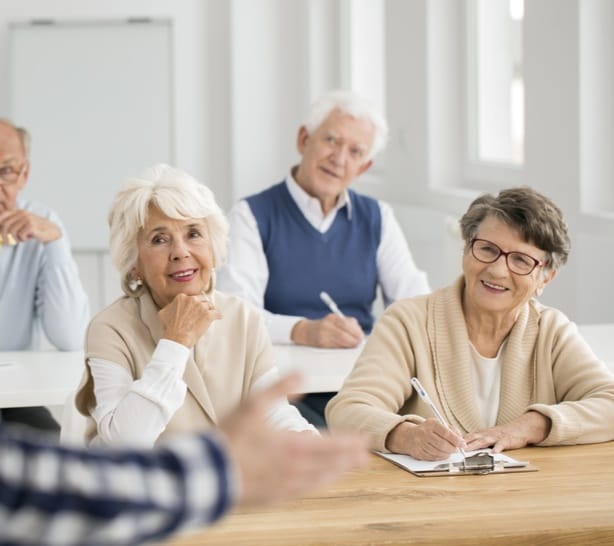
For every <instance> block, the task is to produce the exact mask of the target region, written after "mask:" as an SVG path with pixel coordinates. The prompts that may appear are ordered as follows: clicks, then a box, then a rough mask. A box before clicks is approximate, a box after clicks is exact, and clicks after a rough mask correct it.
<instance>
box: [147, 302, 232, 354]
mask: <svg viewBox="0 0 614 546" xmlns="http://www.w3.org/2000/svg"><path fill="white" fill-rule="evenodd" d="M158 317H159V319H160V322H161V323H162V326H163V327H164V334H163V336H164V337H165V338H166V339H171V340H173V341H176V342H177V343H181V344H182V345H185V346H186V347H188V348H191V347H193V346H194V345H195V344H196V342H197V341H198V339H199V338H200V337H201V336H202V335H203V334H204V333H205V332H206V331H207V329H208V328H209V326H210V325H211V323H212V322H214V321H215V320H219V319H221V318H222V313H221V311H219V310H218V309H216V308H215V305H214V304H213V303H212V302H211V301H210V300H209V299H208V298H203V296H202V295H201V294H197V295H191V296H189V295H187V294H177V296H175V298H173V300H172V301H171V302H170V303H169V304H168V305H166V306H165V307H163V308H162V309H160V311H159V312H158Z"/></svg>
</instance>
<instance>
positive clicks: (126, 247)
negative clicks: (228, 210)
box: [108, 164, 228, 296]
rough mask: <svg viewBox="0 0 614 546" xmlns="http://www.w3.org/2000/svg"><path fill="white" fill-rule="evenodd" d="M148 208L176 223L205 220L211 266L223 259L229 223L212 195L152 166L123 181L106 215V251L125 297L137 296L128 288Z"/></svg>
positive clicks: (181, 176) (195, 183) (196, 184)
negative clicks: (153, 208) (107, 250)
mask: <svg viewBox="0 0 614 546" xmlns="http://www.w3.org/2000/svg"><path fill="white" fill-rule="evenodd" d="M150 205H155V206H156V207H157V208H158V209H160V211H162V212H163V213H164V214H166V215H167V216H168V217H169V218H174V219H177V220H189V219H193V218H204V219H205V220H206V222H207V227H208V229H209V236H210V237H211V246H212V250H213V265H214V267H216V268H217V267H219V266H220V265H222V263H223V262H224V260H225V259H226V250H227V240H228V221H227V220H226V217H225V216H224V213H223V212H222V209H220V207H219V206H218V204H217V203H216V202H215V197H214V195H213V192H212V191H211V190H210V189H209V188H207V186H205V185H204V184H201V183H200V182H198V181H197V180H196V179H194V178H193V177H192V176H190V175H189V174H188V173H186V172H184V171H181V170H179V169H176V168H174V167H171V166H169V165H164V164H158V165H154V166H153V167H150V168H148V169H146V170H145V171H144V172H143V173H142V174H141V175H140V176H138V177H129V178H126V179H125V180H124V183H123V187H122V189H121V190H120V191H119V192H118V193H117V195H116V196H115V199H114V200H113V204H112V205H111V209H110V211H109V217H108V219H109V228H110V243H109V251H110V254H111V259H112V261H113V264H114V265H115V267H116V268H117V270H118V271H119V273H120V276H121V282H122V288H123V290H124V292H125V293H126V294H128V295H129V296H136V295H138V294H139V293H140V290H135V289H132V288H130V281H131V280H132V270H133V269H134V267H135V266H136V262H137V256H138V246H137V238H138V234H139V231H140V230H141V229H142V228H143V227H144V226H145V223H146V222H147V217H148V215H149V206H150Z"/></svg>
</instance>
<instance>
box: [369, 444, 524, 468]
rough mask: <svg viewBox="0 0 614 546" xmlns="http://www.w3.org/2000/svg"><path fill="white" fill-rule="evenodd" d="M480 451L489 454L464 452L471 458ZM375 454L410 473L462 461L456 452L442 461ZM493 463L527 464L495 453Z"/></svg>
mask: <svg viewBox="0 0 614 546" xmlns="http://www.w3.org/2000/svg"><path fill="white" fill-rule="evenodd" d="M480 451H486V452H487V453H490V450H488V449H479V450H477V451H466V452H465V453H466V455H467V456H471V455H475V454H476V453H479V452H480ZM375 453H376V454H377V455H379V456H380V457H383V458H384V459H388V460H390V461H393V462H395V463H396V464H398V465H399V466H402V467H403V468H406V469H407V470H409V471H412V472H428V471H429V470H435V469H436V468H437V467H438V466H439V465H441V464H448V463H459V462H461V461H462V460H463V456H462V455H461V454H460V453H459V452H458V451H456V452H455V453H452V455H450V456H449V457H448V458H447V459H442V460H441V461H421V460H419V459H414V458H413V457H410V456H409V455H399V454H397V453H382V452H381V451H376V452H375ZM495 461H496V462H498V461H503V465H504V466H505V467H506V468H512V467H523V466H527V465H528V464H529V463H528V462H527V461H517V460H516V459H512V457H508V456H507V455H504V454H503V453H497V454H496V455H495Z"/></svg>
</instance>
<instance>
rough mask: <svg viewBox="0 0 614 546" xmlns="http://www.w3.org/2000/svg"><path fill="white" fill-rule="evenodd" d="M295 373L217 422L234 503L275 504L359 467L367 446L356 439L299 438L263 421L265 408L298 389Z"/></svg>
mask: <svg viewBox="0 0 614 546" xmlns="http://www.w3.org/2000/svg"><path fill="white" fill-rule="evenodd" d="M299 383H300V380H299V377H298V375H296V374H293V375H290V376H288V377H286V378H284V379H282V380H281V381H279V382H278V383H276V384H274V385H272V386H271V387H269V388H267V389H264V390H262V391H260V392H258V393H257V394H254V395H253V396H251V397H250V398H249V399H248V400H246V401H245V402H244V403H242V404H241V405H240V406H239V408H238V409H237V410H235V411H234V412H233V413H232V414H231V415H229V416H228V417H227V418H226V419H224V420H223V422H222V423H221V425H220V427H219V430H220V432H221V433H222V436H223V437H224V438H225V439H226V442H227V444H228V447H229V451H230V455H231V458H232V459H233V460H234V462H235V465H236V468H237V471H238V476H239V482H240V491H239V499H238V500H239V504H240V505H242V506H250V505H255V504H264V503H271V502H280V501H285V500H289V499H293V498H296V497H299V496H301V495H304V494H305V493H307V492H308V491H310V490H312V489H315V488H317V487H320V486H322V485H325V484H327V483H330V482H332V481H334V480H336V479H338V478H339V477H341V476H342V475H343V474H344V473H346V472H347V471H349V470H351V469H353V468H356V467H359V466H364V465H365V464H366V463H367V460H368V453H369V451H368V445H367V444H368V442H367V439H366V438H363V437H361V436H358V435H329V434H323V435H321V436H318V435H315V434H300V433H296V432H291V431H283V430H275V429H273V428H271V427H270V426H269V425H268V424H267V423H266V421H265V415H266V413H267V410H268V409H269V408H270V406H271V404H274V403H275V402H276V401H277V400H279V399H280V398H282V397H284V396H286V395H287V394H288V393H290V392H296V391H297V390H298V384H299Z"/></svg>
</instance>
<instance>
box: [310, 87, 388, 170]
mask: <svg viewBox="0 0 614 546" xmlns="http://www.w3.org/2000/svg"><path fill="white" fill-rule="evenodd" d="M333 110H339V111H340V112H342V113H343V114H348V115H350V116H352V117H354V118H356V119H364V120H367V121H370V122H371V124H372V125H373V127H374V129H375V132H374V135H373V144H372V146H371V149H370V150H369V153H368V154H367V160H368V159H371V158H372V157H373V156H374V155H375V154H376V153H377V152H379V151H380V150H382V149H383V148H384V147H385V146H386V141H387V140H388V123H387V122H386V120H385V119H384V116H382V114H381V113H380V112H379V110H378V109H377V108H376V106H375V104H373V103H372V102H371V101H369V100H367V99H365V98H363V97H359V96H358V95H355V94H354V93H351V92H350V91H343V90H333V91H329V92H328V93H326V94H324V95H322V96H321V97H319V98H318V99H316V101H315V102H314V103H313V104H312V105H311V108H310V109H309V113H308V114H307V118H306V119H305V121H304V122H303V125H304V126H305V128H306V129H307V132H308V133H309V134H311V133H313V132H314V131H315V130H316V129H317V128H318V127H319V126H320V125H322V123H323V122H324V120H325V119H326V118H327V117H328V115H329V114H330V113H331V112H332V111H333Z"/></svg>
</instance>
